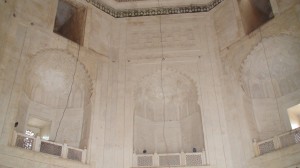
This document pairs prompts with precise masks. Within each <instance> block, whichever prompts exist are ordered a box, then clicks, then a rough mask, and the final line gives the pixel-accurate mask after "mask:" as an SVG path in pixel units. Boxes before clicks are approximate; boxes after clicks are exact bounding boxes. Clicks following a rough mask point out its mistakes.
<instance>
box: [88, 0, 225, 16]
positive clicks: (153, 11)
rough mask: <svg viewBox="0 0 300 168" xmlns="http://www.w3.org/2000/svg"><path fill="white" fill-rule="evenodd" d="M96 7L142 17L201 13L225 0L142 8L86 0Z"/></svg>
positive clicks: (112, 13) (113, 14)
mask: <svg viewBox="0 0 300 168" xmlns="http://www.w3.org/2000/svg"><path fill="white" fill-rule="evenodd" d="M86 1H87V2H88V3H91V4H92V5H94V6H95V7H96V8H98V9H100V10H102V11H103V12H105V13H107V14H109V15H111V16H113V17H115V18H125V17H141V16H156V15H173V14H184V13H200V12H208V11H210V10H211V9H213V8H214V7H216V6H217V5H219V4H220V3H221V2H222V1H224V0H213V1H211V2H209V3H207V4H201V5H188V6H177V7H153V8H140V9H114V8H113V7H111V6H109V5H107V4H105V3H103V2H98V1H96V0H86Z"/></svg>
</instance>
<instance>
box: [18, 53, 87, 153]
mask: <svg viewBox="0 0 300 168" xmlns="http://www.w3.org/2000/svg"><path fill="white" fill-rule="evenodd" d="M76 57H77V56H74V55H72V54H70V53H69V52H67V51H65V50H57V49H55V50H54V49H53V50H52V49H49V50H43V51H41V52H38V53H37V54H35V55H34V56H33V57H31V58H30V62H29V64H28V66H27V68H26V70H25V82H24V84H23V90H22V96H21V99H20V105H19V114H18V119H17V120H18V121H19V123H21V124H20V127H19V128H18V131H19V132H24V131H25V130H26V129H28V128H29V127H31V128H32V127H36V128H37V129H42V128H39V127H41V126H40V125H39V124H38V123H37V124H35V123H34V122H32V121H37V120H41V121H47V122H50V123H51V126H50V128H49V131H48V133H47V134H48V135H46V136H48V137H49V139H50V140H52V141H56V142H60V143H63V142H65V143H67V144H68V145H71V146H75V147H79V146H81V147H83V146H86V145H87V140H86V138H87V137H88V136H86V135H88V134H89V133H88V131H89V129H86V127H89V124H90V123H89V122H87V121H88V120H89V118H90V111H89V110H90V107H89V106H90V97H91V90H92V84H91V79H90V77H89V75H88V73H87V71H86V70H85V67H84V66H83V64H81V62H80V61H78V62H77V59H76ZM87 114H88V115H87ZM32 118H34V119H32ZM29 121H31V122H29ZM82 130H84V131H82ZM44 134H45V133H44ZM40 136H41V137H42V138H43V136H45V135H40ZM83 142H84V143H83Z"/></svg>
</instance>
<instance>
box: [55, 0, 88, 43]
mask: <svg viewBox="0 0 300 168" xmlns="http://www.w3.org/2000/svg"><path fill="white" fill-rule="evenodd" d="M85 19H86V9H85V7H84V6H82V5H80V4H78V3H75V2H72V1H69V0H59V1H58V6H57V12H56V17H55V25H54V29H53V32H55V33H57V34H59V35H61V36H63V37H65V38H67V39H69V40H71V41H73V42H75V43H78V44H80V45H82V44H83V37H84V28H85Z"/></svg>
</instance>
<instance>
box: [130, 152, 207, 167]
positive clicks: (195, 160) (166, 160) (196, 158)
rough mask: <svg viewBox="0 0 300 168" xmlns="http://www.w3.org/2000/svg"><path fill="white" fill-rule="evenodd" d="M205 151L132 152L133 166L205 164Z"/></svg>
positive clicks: (191, 165) (192, 165) (188, 165)
mask: <svg viewBox="0 0 300 168" xmlns="http://www.w3.org/2000/svg"><path fill="white" fill-rule="evenodd" d="M206 164H207V163H206V155H205V151H203V152H197V153H183V152H182V153H169V154H157V153H154V154H134V155H133V166H134V167H169V166H171V167H194V166H203V165H206Z"/></svg>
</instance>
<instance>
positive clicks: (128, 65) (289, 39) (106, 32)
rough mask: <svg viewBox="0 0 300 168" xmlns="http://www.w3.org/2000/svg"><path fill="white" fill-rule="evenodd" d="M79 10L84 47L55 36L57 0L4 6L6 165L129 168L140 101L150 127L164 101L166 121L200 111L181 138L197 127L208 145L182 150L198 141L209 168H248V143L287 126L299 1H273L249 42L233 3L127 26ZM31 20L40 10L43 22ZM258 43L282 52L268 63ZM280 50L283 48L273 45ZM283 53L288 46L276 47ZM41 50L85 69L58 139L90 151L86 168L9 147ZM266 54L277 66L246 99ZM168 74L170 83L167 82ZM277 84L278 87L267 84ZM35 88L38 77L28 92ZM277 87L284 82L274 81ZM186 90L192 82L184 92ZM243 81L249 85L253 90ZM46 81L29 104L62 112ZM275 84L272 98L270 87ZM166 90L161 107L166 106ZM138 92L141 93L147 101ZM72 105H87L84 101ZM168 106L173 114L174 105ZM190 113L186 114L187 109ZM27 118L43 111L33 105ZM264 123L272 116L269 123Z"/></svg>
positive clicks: (0, 27) (0, 74) (0, 127)
mask: <svg viewBox="0 0 300 168" xmlns="http://www.w3.org/2000/svg"><path fill="white" fill-rule="evenodd" d="M78 2H79V3H82V5H84V6H85V7H86V8H87V16H86V17H87V18H86V25H85V36H84V41H83V45H82V46H78V45H77V44H75V43H73V42H71V41H69V40H67V39H65V38H63V37H61V36H59V35H57V34H55V33H53V26H54V20H55V14H56V6H57V1H52V0H46V1H39V0H24V1H17V0H15V1H14V0H10V1H7V2H6V3H5V1H4V0H1V1H0V21H1V22H0V37H1V38H0V39H1V41H0V44H1V45H0V67H1V69H0V89H1V93H0V100H1V101H0V103H1V104H0V107H1V108H0V131H1V132H0V133H1V136H0V144H1V146H0V147H1V149H3V150H0V151H1V152H0V165H1V166H2V165H3V166H6V167H20V165H22V164H23V165H32V167H91V168H119V167H124V168H129V167H132V160H133V159H132V157H133V153H134V147H135V146H134V137H135V131H134V130H135V128H137V127H138V128H141V126H143V125H141V123H143V124H144V126H145V125H146V122H145V121H140V123H136V122H135V121H134V119H135V112H137V111H136V110H138V112H141V111H142V110H139V108H138V106H139V105H140V104H139V100H141V99H144V98H145V99H144V100H143V101H147V102H151V103H154V104H155V103H156V104H155V106H157V108H152V107H151V103H149V105H147V103H146V105H145V104H143V107H146V106H150V107H146V108H147V109H148V110H147V111H151V110H152V112H153V113H147V114H146V115H148V114H149V118H151V119H154V116H156V117H157V118H156V119H157V120H162V114H163V113H162V111H164V110H162V108H161V107H162V106H161V104H162V102H161V101H162V100H164V101H166V104H167V105H166V106H165V107H166V109H165V112H166V114H167V115H166V116H167V118H168V119H169V120H171V121H175V120H177V121H178V120H179V119H181V118H184V116H185V115H186V116H189V115H191V116H192V115H194V114H201V115H198V120H197V121H192V122H189V121H188V120H190V119H186V122H187V123H192V124H191V125H192V126H190V125H187V126H186V129H185V128H182V130H184V131H181V134H186V135H185V136H186V137H190V134H192V133H193V132H194V131H193V130H191V129H188V128H189V127H192V128H194V127H195V126H193V125H194V124H195V125H196V123H198V124H199V125H200V126H201V128H199V130H202V131H203V133H202V132H199V134H200V135H199V137H201V136H202V135H203V137H201V138H199V139H197V138H195V137H193V136H191V138H190V139H189V138H187V139H186V142H187V144H192V145H193V143H194V141H197V142H196V143H201V144H200V145H199V146H204V147H205V151H206V155H207V163H208V164H209V165H208V167H215V168H244V167H251V166H252V165H253V164H254V163H253V164H252V163H251V162H252V161H253V160H251V159H252V158H253V157H254V151H253V147H252V139H253V138H257V139H264V138H268V137H271V136H274V135H275V134H277V133H280V132H283V131H288V130H289V129H290V127H289V125H288V124H289V123H288V116H287V112H286V109H287V108H288V107H290V106H292V105H293V104H295V103H297V102H298V103H299V101H298V100H299V89H298V82H299V79H298V78H297V74H298V69H297V68H299V67H298V64H297V63H298V62H297V61H298V58H299V57H297V56H299V55H297V53H299V52H298V48H297V46H298V39H299V38H300V31H299V30H300V22H299V21H300V17H299V16H300V14H299V11H300V10H299V1H281V0H277V1H276V2H277V3H276V4H277V6H278V12H277V13H276V16H275V18H274V19H273V20H271V21H270V22H268V23H267V24H265V25H263V26H262V27H260V28H259V29H257V30H256V31H254V32H253V33H251V34H250V35H248V36H246V35H245V33H244V29H243V26H242V22H241V16H240V13H239V10H238V7H237V2H236V1H234V0H225V1H224V2H222V3H221V4H220V5H219V6H218V7H216V8H215V9H213V10H212V11H210V12H208V13H194V14H180V15H166V16H148V17H135V18H122V19H115V18H113V17H111V16H109V15H107V14H105V13H103V12H101V11H99V10H98V9H96V8H95V7H93V6H92V5H90V4H88V3H86V2H85V1H83V0H78ZM36 11H39V14H38V15H37V14H36ZM4 32H5V33H4ZM277 38H279V39H278V40H276V39H277ZM282 38H283V39H282ZM2 39H3V40H2ZM262 44H264V45H265V46H266V49H267V50H268V51H270V52H271V51H273V52H275V53H277V54H275V55H274V54H271V53H270V54H264V52H262V51H263V50H261V48H259V47H260V46H261V45H262ZM275 44H276V45H277V46H279V47H274V46H276V45H275ZM255 46H258V47H255ZM280 47H283V48H282V50H281V48H280ZM286 47H291V48H287V49H286ZM275 49H278V50H279V49H280V51H278V52H277V50H275ZM48 50H51V51H55V52H60V51H62V54H57V55H56V56H64V55H68V54H70V55H73V56H78V57H77V58H78V66H79V65H80V67H82V71H81V70H80V68H78V69H79V70H80V71H81V72H82V74H84V75H83V76H82V74H81V73H80V71H79V72H77V74H78V76H76V75H75V76H76V78H77V77H78V78H79V79H80V80H79V82H78V83H76V85H75V86H76V87H75V88H78V95H79V96H75V95H77V94H76V93H75V92H74V96H71V99H70V104H72V105H71V106H72V107H74V108H71V107H70V111H68V113H66V116H65V118H64V119H65V120H62V121H63V122H62V123H63V125H62V127H63V128H68V127H67V126H70V128H72V129H66V130H65V132H63V130H61V131H62V132H59V137H61V138H59V141H63V140H64V138H63V136H62V135H65V136H66V137H72V138H71V140H74V139H76V142H75V143H74V144H75V145H77V146H80V147H81V148H83V147H87V149H88V158H87V165H82V164H80V163H75V162H72V161H66V160H63V159H59V158H56V157H52V156H48V155H45V154H40V153H35V152H29V151H25V150H22V149H16V148H13V147H9V144H10V140H11V136H12V132H13V130H14V128H13V125H14V122H15V121H16V119H17V118H19V119H20V120H24V118H25V119H26V116H27V115H25V114H24V113H19V112H20V111H23V109H30V107H31V108H37V106H30V105H31V103H30V101H28V100H26V99H25V98H24V92H25V93H26V92H27V91H29V90H31V89H33V88H32V87H30V86H31V85H30V84H31V83H29V84H28V85H27V84H26V72H27V71H26V69H27V68H28V65H30V60H32V58H34V56H36V55H38V53H41V52H42V51H48ZM281 51H282V53H283V54H284V55H287V56H288V57H287V59H286V60H288V66H287V67H291V68H292V69H291V70H289V71H288V73H287V74H288V75H286V74H283V76H280V77H278V79H277V77H275V76H272V75H273V74H272V73H273V72H278V71H280V72H281V69H282V67H281V66H277V65H281V64H280V63H281V62H280V61H279V62H278V59H277V56H280V54H278V53H280V52H281ZM251 53H252V54H251ZM42 55H44V54H42ZM263 56H265V57H266V58H271V57H272V58H273V56H274V58H276V59H274V62H275V63H276V61H277V63H276V64H275V63H274V67H273V68H274V69H273V70H269V71H268V72H269V74H271V75H270V76H271V78H268V74H266V77H263V78H264V80H265V82H264V81H263V82H261V83H258V84H259V85H258V86H260V87H259V88H261V90H259V89H258V90H259V91H258V90H257V89H252V90H250V88H254V87H256V86H257V83H255V82H256V78H255V77H256V76H255V75H251V74H253V73H252V72H253V71H252V70H257V71H260V70H261V71H264V72H265V68H266V63H269V62H267V60H265V61H260V60H263V59H261V58H262V57H263ZM289 56H290V57H289ZM41 57H42V56H41ZM257 57H259V58H260V59H259V61H257V59H256V58H257ZM77 58H76V57H75V60H77ZM279 58H280V57H279ZM291 59H292V60H293V59H295V60H296V61H291ZM50 61H51V60H50ZM54 62H55V61H54ZM59 62H60V61H59ZM67 62H68V63H66V64H63V65H65V66H63V67H62V68H59V66H58V68H57V70H59V69H61V71H63V68H68V65H69V64H71V65H72V66H71V65H70V67H71V68H70V72H72V70H74V66H73V65H74V59H73V63H72V61H67ZM253 63H254V64H255V65H254V64H253ZM272 63H273V62H272ZM278 63H279V64H278ZM289 63H293V64H292V65H293V66H289V65H290V64H289ZM258 65H259V66H258ZM272 65H273V64H272ZM284 65H285V64H284ZM30 67H34V66H30ZM43 67H45V66H42V67H40V68H41V69H43ZM257 67H259V68H257ZM37 68H39V67H37ZM47 69H48V68H47ZM249 71H251V73H248V72H249ZM37 72H40V71H37ZM257 73H258V74H260V73H259V72H257ZM52 74H53V73H52ZM56 74H57V73H56ZM249 74H250V76H249ZM33 75H36V76H37V77H36V78H33V80H31V79H30V81H31V82H32V84H35V83H38V84H39V82H40V81H41V80H40V78H39V76H38V75H39V74H36V73H33ZM274 75H276V74H274ZM293 75H294V76H293ZM47 76H48V75H47ZM50 76H51V75H50ZM63 76H64V75H63ZM65 76H68V74H66V75H65ZM69 76H70V75H69ZM168 76H171V77H172V80H168ZM42 77H44V75H42ZM53 77H54V79H55V81H56V80H59V79H60V78H58V77H59V75H58V76H57V75H54V76H53ZM149 77H150V78H149ZM275 78H276V79H277V81H274V80H272V79H275ZM35 79H39V80H37V81H36V82H35V83H34V80H35ZM63 79H65V78H63ZM149 79H150V80H149ZM164 79H166V80H164ZM187 79H188V80H187ZM252 79H253V80H252ZM283 79H287V80H289V81H290V82H288V83H285V81H281V82H280V80H283ZM46 81H47V80H46ZM170 81H171V82H170ZM187 81H188V82H190V83H191V84H185V82H187ZM245 81H246V82H245ZM249 81H254V82H252V83H250V84H249ZM51 82H53V80H50V83H46V85H44V86H49V87H44V89H46V90H42V91H41V92H40V93H43V94H36V96H37V97H36V98H34V96H33V97H31V101H33V100H35V101H36V102H39V103H43V104H47V105H48V106H49V105H51V106H53V105H58V106H59V105H61V106H59V107H60V108H61V107H62V106H63V105H64V104H65V103H64V102H66V100H65V99H63V98H62V99H54V98H53V99H52V98H50V99H49V100H50V101H48V99H46V98H42V97H43V96H41V95H48V92H47V89H49V88H51V87H52V85H53V86H54V84H52V83H51ZM81 82H82V83H81ZM272 82H273V83H272ZM276 82H278V83H276ZM174 83H175V84H176V85H174ZM265 83H266V85H265ZM43 84H45V83H43ZM47 84H48V85H47ZM55 84H56V83H55ZM275 84H276V85H275ZM277 84H278V85H277ZM160 85H161V86H160ZM39 86H40V85H39ZM159 86H160V87H159ZM246 86H247V87H246ZM271 86H272V88H273V89H269V88H271ZM274 86H276V87H274ZM277 86H278V87H277ZM55 87H56V85H55ZM60 87H64V85H59V87H58V88H54V89H55V90H56V91H57V90H59V89H60ZM145 88H146V89H145ZM162 88H163V90H164V91H163V92H164V96H165V99H162ZM247 88H248V90H247ZM264 88H267V89H266V90H264ZM141 89H144V91H141ZM63 90H64V89H63ZM253 90H254V91H253ZM175 92H176V94H175ZM28 93H31V92H27V95H30V94H28ZM35 93H36V92H35ZM38 93H39V92H38ZM51 93H53V92H51ZM59 93H61V91H58V92H57V94H58V97H59ZM79 93H80V94H79ZM137 93H142V95H141V96H140V97H142V98H140V97H139V96H137ZM260 94H263V95H264V96H263V98H264V99H261V97H260ZM25 95H26V94H25ZM80 95H81V96H80ZM178 95H180V96H178ZM49 96H51V95H49ZM27 97H28V98H30V96H27ZM54 97H55V95H54ZM79 97H82V98H81V101H80V98H79ZM148 99H150V100H148ZM157 102H158V103H157ZM268 102H269V103H268ZM172 104H175V105H177V106H178V107H177V108H173V105H172ZM185 107H187V108H189V110H185ZM60 110H61V109H60ZM72 110H73V111H72ZM32 111H38V112H39V111H43V110H41V108H39V109H37V110H32ZM58 111H59V110H58ZM69 112H70V113H69ZM154 112H155V113H156V114H155V113H154ZM173 113H176V115H177V116H176V115H174V114H173ZM50 114H52V115H53V116H54V117H53V121H56V122H57V121H58V119H59V118H60V117H55V116H60V115H59V114H61V113H59V112H53V111H52V112H49V115H46V116H48V117H49V118H51V116H52V115H50ZM54 114H56V115H54ZM74 114H76V115H74ZM152 114H153V116H152ZM154 114H155V115H154ZM270 115H271V116H272V117H268V116H270ZM200 116H201V117H200ZM72 117H73V119H72ZM195 118H196V117H195ZM68 119H70V120H68ZM193 119H194V117H193ZM193 119H191V120H193ZM279 121H280V122H279ZM184 122H185V121H184ZM275 123H276V124H275ZM150 124H151V123H150ZM183 125H185V124H183ZM199 125H198V126H199ZM139 126H140V127H139ZM20 127H25V124H24V123H20ZM174 127H176V124H175V126H174ZM174 127H172V128H174ZM176 128H178V129H179V128H180V127H179V126H178V127H176ZM145 129H146V128H145ZM178 129H176V130H177V131H178ZM79 130H81V131H79ZM158 130H161V129H158ZM189 131H190V132H189ZM79 132H80V133H79ZM175 132H176V131H175ZM168 133H170V132H169V131H167V134H166V135H167V136H170V137H172V135H173V134H174V133H170V134H168ZM79 134H80V135H81V136H80V135H79ZM149 134H150V133H149ZM176 134H177V132H176ZM150 135H151V134H150ZM148 136H149V135H148ZM178 139H179V138H178ZM202 140H203V141H202ZM199 141H201V142H199ZM67 142H68V141H67ZM177 142H179V141H177ZM177 142H176V143H174V142H172V140H170V141H167V142H166V143H167V145H168V143H170V144H169V145H171V146H172V148H174V149H176V150H174V152H175V151H179V150H184V149H185V148H186V149H189V148H191V146H189V145H187V146H186V147H183V148H184V149H181V148H179V147H178V145H177ZM159 144H160V145H158V146H159V148H163V146H165V144H164V141H162V140H161V141H160V143H159ZM165 151H167V150H163V151H162V152H165ZM171 152H173V151H171ZM294 156H297V155H294ZM294 156H291V158H293V157H294ZM272 157H273V156H272ZM49 158H50V159H49ZM273 158H276V157H275V156H274V157H273ZM29 159H30V160H29ZM253 162H255V161H253ZM288 162H289V163H290V164H289V165H288V166H292V165H293V164H296V163H297V161H296V160H293V159H290V160H289V161H288ZM279 164H280V163H279ZM263 165H265V163H264V164H260V163H257V162H255V166H256V167H263ZM285 166H287V164H285ZM252 167H253V166H252Z"/></svg>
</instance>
